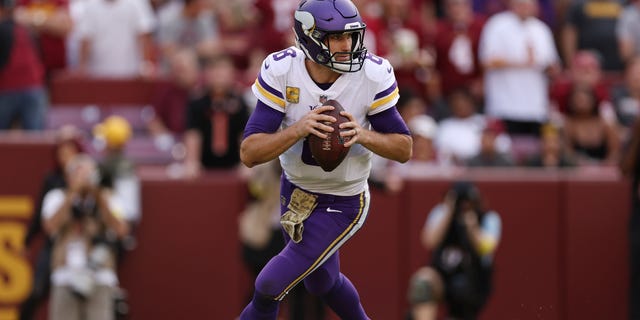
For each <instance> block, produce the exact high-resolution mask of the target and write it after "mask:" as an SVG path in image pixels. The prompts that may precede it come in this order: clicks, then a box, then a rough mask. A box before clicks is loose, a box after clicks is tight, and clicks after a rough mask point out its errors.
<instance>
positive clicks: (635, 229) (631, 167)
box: [620, 118, 640, 320]
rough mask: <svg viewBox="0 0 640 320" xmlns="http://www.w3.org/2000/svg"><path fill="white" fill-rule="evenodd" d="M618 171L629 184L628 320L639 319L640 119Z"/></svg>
mask: <svg viewBox="0 0 640 320" xmlns="http://www.w3.org/2000/svg"><path fill="white" fill-rule="evenodd" d="M626 142H627V144H626V148H625V151H624V156H623V157H622V161H621V162H620V171H621V172H622V174H623V176H625V177H626V178H628V179H629V182H630V187H631V188H630V189H631V190H630V191H631V192H630V195H631V203H630V211H631V212H630V213H631V215H630V217H629V272H630V274H629V278H630V281H629V299H628V300H627V301H629V318H628V319H629V320H635V319H640V305H639V304H638V303H635V301H640V300H639V299H640V188H639V187H640V118H637V119H636V121H635V123H634V125H633V129H632V131H631V135H630V136H629V139H627V140H626Z"/></svg>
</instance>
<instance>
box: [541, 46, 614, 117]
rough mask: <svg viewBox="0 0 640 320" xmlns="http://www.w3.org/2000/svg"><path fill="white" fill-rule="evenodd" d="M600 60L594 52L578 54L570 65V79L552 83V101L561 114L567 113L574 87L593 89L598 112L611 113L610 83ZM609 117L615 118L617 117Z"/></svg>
mask: <svg viewBox="0 0 640 320" xmlns="http://www.w3.org/2000/svg"><path fill="white" fill-rule="evenodd" d="M600 58H601V57H600V56H599V55H598V53H597V52H595V51H592V50H580V51H578V52H576V54H575V56H574V57H573V59H571V64H570V65H569V70H568V72H567V74H568V77H565V78H558V79H556V80H555V81H554V82H553V83H552V85H551V93H550V96H551V100H552V102H553V104H554V105H555V106H556V107H557V110H558V111H559V112H560V113H563V114H564V113H567V108H568V107H567V104H568V100H569V96H570V95H571V92H572V90H573V88H574V87H583V88H591V90H593V91H594V94H595V97H596V100H597V104H598V110H599V111H600V112H602V114H603V115H607V114H609V113H611V111H612V110H611V108H612V106H611V102H610V97H609V96H610V95H609V91H610V88H609V83H607V82H606V81H605V80H604V78H603V74H602V67H601V63H600ZM607 117H609V118H613V117H615V115H607ZM611 120H615V119H611Z"/></svg>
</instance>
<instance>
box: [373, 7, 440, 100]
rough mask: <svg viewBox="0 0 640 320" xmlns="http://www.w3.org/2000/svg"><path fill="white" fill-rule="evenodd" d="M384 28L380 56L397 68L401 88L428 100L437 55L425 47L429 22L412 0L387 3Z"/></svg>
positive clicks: (379, 47)
mask: <svg viewBox="0 0 640 320" xmlns="http://www.w3.org/2000/svg"><path fill="white" fill-rule="evenodd" d="M381 4H382V9H383V13H382V14H381V16H382V28H381V29H380V30H379V32H378V33H377V34H376V36H377V39H376V43H377V50H378V52H377V53H376V54H377V55H379V56H381V57H384V58H387V59H388V60H389V62H391V64H392V65H393V68H394V71H395V75H396V78H397V80H398V86H399V87H404V88H406V89H411V90H413V92H415V93H416V94H418V95H420V96H421V97H422V98H428V97H427V93H426V90H425V89H426V83H427V81H428V80H429V79H428V72H429V70H431V69H432V68H433V55H432V53H429V52H428V51H427V50H426V49H425V47H426V43H425V41H424V39H425V36H426V35H425V30H424V25H425V24H427V22H426V21H423V20H421V17H420V16H419V13H420V11H419V10H418V8H419V7H418V4H421V3H420V2H415V1H411V0H384V1H382V2H381Z"/></svg>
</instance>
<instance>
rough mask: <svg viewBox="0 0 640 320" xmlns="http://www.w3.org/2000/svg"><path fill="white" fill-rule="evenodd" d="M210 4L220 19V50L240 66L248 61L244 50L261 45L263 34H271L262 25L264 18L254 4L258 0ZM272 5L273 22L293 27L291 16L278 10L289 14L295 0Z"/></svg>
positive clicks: (289, 27) (293, 7)
mask: <svg viewBox="0 0 640 320" xmlns="http://www.w3.org/2000/svg"><path fill="white" fill-rule="evenodd" d="M258 3H259V2H258ZM213 4H214V11H215V13H216V17H217V18H218V21H219V23H220V36H221V38H220V44H221V45H222V52H224V53H225V54H226V55H228V56H229V57H231V59H232V60H233V63H234V65H235V66H236V67H237V68H240V69H243V68H245V67H246V66H247V64H248V57H249V54H247V53H248V52H249V51H251V50H253V49H254V47H257V48H261V47H262V45H263V43H262V40H263V38H271V36H272V35H270V34H268V32H269V31H270V29H269V28H266V29H264V30H263V29H261V23H263V22H261V19H260V13H259V12H258V10H257V7H256V5H257V3H255V2H254V1H247V0H238V1H214V2H213ZM272 5H273V8H272V9H273V10H274V11H276V13H275V19H277V22H276V23H277V24H281V23H284V26H288V29H286V30H291V28H292V27H293V25H292V23H293V22H292V21H291V19H283V18H282V16H281V15H280V14H285V15H287V17H290V16H291V14H293V9H295V8H296V6H297V2H295V1H294V2H292V1H274V2H273V3H272ZM289 9H291V11H290V12H288V11H287V10H289ZM280 11H282V12H280ZM291 40H293V38H291ZM291 44H293V42H292V43H291Z"/></svg>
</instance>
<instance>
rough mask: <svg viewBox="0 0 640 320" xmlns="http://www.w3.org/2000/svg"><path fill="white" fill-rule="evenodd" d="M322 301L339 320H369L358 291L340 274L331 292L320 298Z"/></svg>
mask: <svg viewBox="0 0 640 320" xmlns="http://www.w3.org/2000/svg"><path fill="white" fill-rule="evenodd" d="M322 300H324V302H325V303H326V304H327V305H329V307H330V308H331V309H332V310H333V312H335V313H336V314H337V315H338V316H339V317H340V319H349V320H361V319H362V320H370V319H369V317H367V314H366V313H365V312H364V308H362V304H361V303H360V296H359V295H358V291H357V290H356V288H355V287H354V286H353V284H352V283H351V281H349V279H348V278H347V277H346V276H345V275H344V274H342V273H340V277H339V278H338V280H337V281H336V284H335V285H334V286H333V288H331V290H330V291H329V292H328V293H327V294H325V295H324V296H322Z"/></svg>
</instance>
